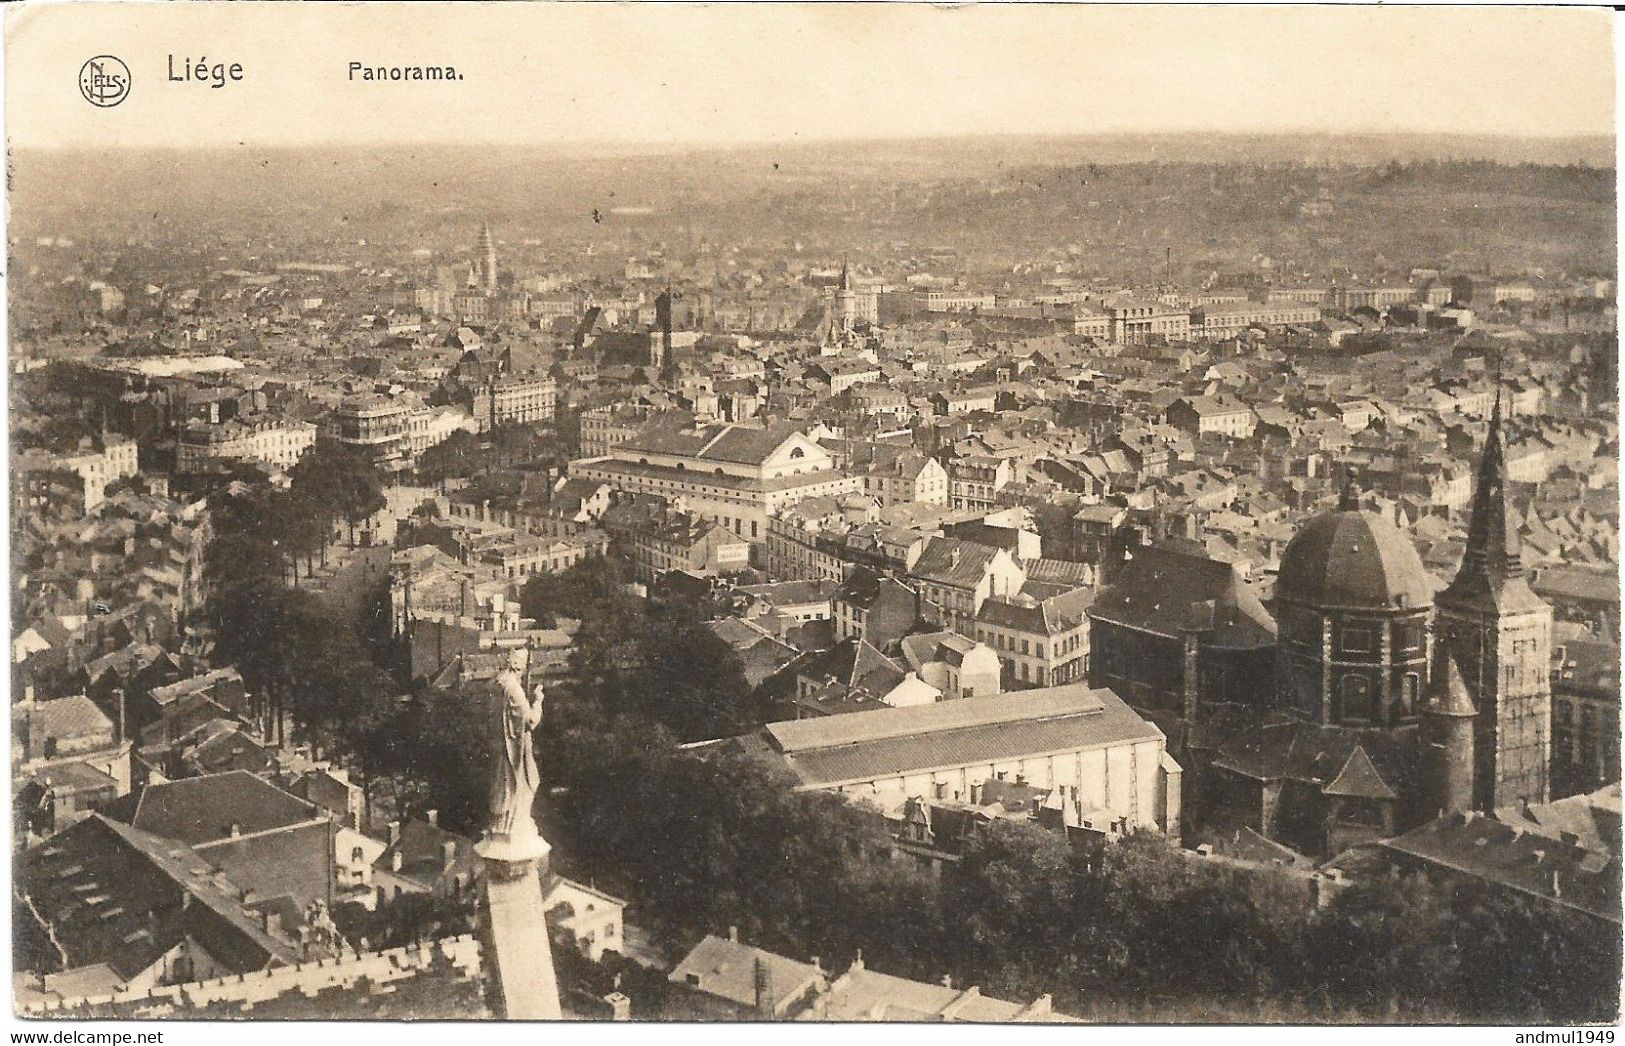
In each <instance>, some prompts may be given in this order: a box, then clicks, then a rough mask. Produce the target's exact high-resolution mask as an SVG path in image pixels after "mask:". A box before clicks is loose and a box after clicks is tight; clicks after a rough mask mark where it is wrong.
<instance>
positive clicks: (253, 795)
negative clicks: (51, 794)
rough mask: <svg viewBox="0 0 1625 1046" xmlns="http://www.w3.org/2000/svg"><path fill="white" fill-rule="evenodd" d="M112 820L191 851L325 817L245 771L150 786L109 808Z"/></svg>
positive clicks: (303, 802)
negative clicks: (177, 842) (235, 833)
mask: <svg viewBox="0 0 1625 1046" xmlns="http://www.w3.org/2000/svg"><path fill="white" fill-rule="evenodd" d="M107 813H108V816H110V817H112V818H115V819H116V820H119V821H123V822H124V823H126V824H129V825H132V826H133V827H135V828H139V829H141V830H143V831H148V832H152V833H154V834H156V835H161V836H163V837H165V838H166V839H178V840H180V841H182V842H184V843H186V844H187V845H188V846H196V845H198V844H200V843H208V842H214V841H216V840H219V839H223V838H226V837H228V836H229V835H230V834H231V827H232V825H236V826H237V828H238V830H239V831H241V832H242V833H243V834H245V835H247V834H251V833H253V832H263V831H268V830H270V829H273V828H286V827H288V826H290V825H295V824H302V823H304V822H306V821H310V820H313V819H314V818H317V817H319V816H321V811H320V810H318V809H317V808H316V807H315V806H313V805H311V804H310V803H307V802H305V801H304V800H303V799H300V798H298V797H297V796H293V795H289V794H288V793H287V792H284V791H283V790H282V789H280V788H278V787H277V786H276V785H274V784H271V783H270V782H269V781H267V780H265V779H264V778H262V777H259V776H257V775H255V774H251V773H249V772H247V771H246V770H232V771H228V772H227V773H223V774H210V775H208V776H206V777H188V778H184V779H182V780H179V781H165V782H162V783H160V784H150V785H148V786H147V787H145V788H143V789H142V790H141V791H140V792H138V793H135V794H133V795H129V796H125V797H124V798H123V799H121V800H120V801H119V802H118V803H117V804H115V805H114V806H111V807H109V808H108V809H107Z"/></svg>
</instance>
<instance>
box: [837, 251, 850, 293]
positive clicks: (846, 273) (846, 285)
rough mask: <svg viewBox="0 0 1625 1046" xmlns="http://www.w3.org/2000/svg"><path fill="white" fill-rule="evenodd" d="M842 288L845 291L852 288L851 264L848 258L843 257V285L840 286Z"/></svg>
mask: <svg viewBox="0 0 1625 1046" xmlns="http://www.w3.org/2000/svg"><path fill="white" fill-rule="evenodd" d="M840 289H841V290H843V291H849V290H851V289H852V272H851V266H850V265H849V263H848V262H847V260H846V259H845V258H842V259H841V286H840Z"/></svg>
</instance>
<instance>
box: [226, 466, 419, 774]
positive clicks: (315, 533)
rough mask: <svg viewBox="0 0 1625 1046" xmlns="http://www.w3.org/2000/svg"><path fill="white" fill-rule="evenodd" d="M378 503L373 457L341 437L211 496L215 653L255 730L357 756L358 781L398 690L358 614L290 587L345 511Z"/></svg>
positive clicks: (327, 544)
mask: <svg viewBox="0 0 1625 1046" xmlns="http://www.w3.org/2000/svg"><path fill="white" fill-rule="evenodd" d="M382 506H383V493H382V483H381V481H380V480H379V478H378V476H377V475H376V473H375V472H374V471H373V469H372V467H371V465H370V464H369V463H368V462H367V461H366V460H365V459H364V458H361V457H359V456H357V455H355V454H353V453H351V452H349V451H346V450H344V449H342V448H340V449H327V448H323V449H321V450H317V451H312V452H310V453H307V454H306V455H305V456H304V457H303V458H302V459H301V460H300V461H299V463H298V464H297V465H296V466H295V467H294V469H293V474H292V482H291V484H290V485H289V486H288V488H286V489H279V488H277V487H274V486H272V485H271V484H269V483H268V482H265V481H264V477H263V475H261V476H255V475H252V474H245V475H243V476H242V477H239V478H238V479H236V480H235V481H234V482H231V483H230V484H229V485H227V486H226V487H225V488H224V489H223V490H222V491H220V492H219V493H218V494H217V495H216V496H215V497H213V498H212V499H211V509H212V519H213V525H214V537H213V540H212V541H211V543H210V545H209V549H208V552H207V562H206V570H207V573H208V577H209V579H210V585H211V590H210V596H209V601H208V623H209V626H210V630H211V632H212V634H213V636H214V642H215V655H216V658H217V659H218V660H219V661H221V662H223V663H230V664H234V665H236V666H237V668H238V671H240V672H241V673H242V674H243V679H244V681H245V683H247V685H248V688H249V691H250V693H251V694H252V695H253V697H254V699H255V702H256V705H255V710H254V711H255V714H256V716H257V718H258V720H259V725H260V728H261V732H262V735H263V736H265V737H266V738H267V740H269V741H271V742H272V743H275V744H283V743H287V742H290V741H291V742H292V743H295V744H309V745H311V746H312V747H313V748H314V749H315V750H317V751H318V752H325V753H328V754H344V755H347V756H351V757H353V758H354V760H355V761H357V762H358V763H359V765H360V768H361V770H362V776H363V781H364V783H365V782H370V780H371V776H372V775H371V773H370V772H369V771H370V770H371V769H372V766H371V765H370V764H374V763H376V762H377V761H378V760H377V759H376V757H375V753H376V752H377V751H378V741H379V738H380V737H382V736H385V735H386V734H387V729H386V727H387V724H388V722H389V721H390V719H391V718H392V717H393V716H394V715H396V714H397V706H398V702H397V700H396V696H395V695H396V694H397V692H398V690H399V688H398V687H397V685H396V683H395V681H394V680H393V679H392V678H391V677H390V674H389V672H388V671H386V670H385V669H384V668H383V667H381V666H380V665H379V664H378V663H377V662H376V661H375V660H374V659H373V658H372V657H371V656H369V655H370V650H369V646H368V637H366V636H365V635H364V634H363V632H362V631H361V629H360V628H359V627H358V626H359V624H360V623H358V622H353V621H346V620H339V619H337V618H335V616H334V615H333V613H332V612H331V611H330V610H329V609H328V607H327V606H326V605H325V604H324V603H323V602H322V601H321V599H320V598H318V597H317V596H315V595H314V594H312V593H311V592H308V591H305V590H303V589H301V588H299V587H297V583H298V580H299V577H300V568H301V565H303V567H304V573H305V575H306V576H308V575H309V574H310V573H311V572H312V570H313V568H314V565H315V564H316V563H317V562H318V561H320V562H324V563H325V561H326V559H327V555H328V551H329V550H330V548H331V546H332V544H333V542H334V540H335V538H336V535H337V533H338V526H339V524H340V523H341V522H342V523H344V524H346V525H348V526H349V527H350V528H351V529H352V530H353V528H354V527H355V526H357V525H358V524H359V523H360V522H361V521H363V520H364V519H366V518H367V517H369V516H371V515H372V514H373V513H375V512H376V511H378V509H379V508H381V507H382Z"/></svg>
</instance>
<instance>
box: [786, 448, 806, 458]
mask: <svg viewBox="0 0 1625 1046" xmlns="http://www.w3.org/2000/svg"><path fill="white" fill-rule="evenodd" d="M806 456H807V452H806V451H805V450H803V449H801V448H800V447H791V448H790V457H791V458H792V459H794V458H804V457H806Z"/></svg>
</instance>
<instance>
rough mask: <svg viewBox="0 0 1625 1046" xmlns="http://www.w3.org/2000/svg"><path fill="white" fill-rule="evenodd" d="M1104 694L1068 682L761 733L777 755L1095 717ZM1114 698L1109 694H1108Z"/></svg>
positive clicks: (778, 726)
mask: <svg viewBox="0 0 1625 1046" xmlns="http://www.w3.org/2000/svg"><path fill="white" fill-rule="evenodd" d="M1107 694H1111V691H1109V690H1104V689H1102V690H1094V689H1092V688H1091V687H1089V685H1088V684H1086V683H1070V684H1067V685H1065V686H1052V687H1047V688H1045V689H1042V690H1025V691H1022V692H1020V693H1013V694H989V695H987V696H985V697H970V698H965V699H964V700H960V701H944V702H940V703H938V704H934V705H921V706H918V707H914V708H892V709H885V710H883V711H880V712H871V713H864V715H863V716H862V718H859V717H857V716H853V717H845V716H831V717H829V718H826V719H817V720H809V719H802V720H793V721H789V722H782V723H769V724H768V725H767V728H766V729H767V732H768V734H769V735H770V736H771V737H772V739H773V742H774V744H775V745H776V746H777V747H778V749H779V750H780V751H782V752H801V751H807V750H810V749H815V748H828V747H832V746H835V745H842V744H851V743H854V742H860V741H878V740H882V739H884V738H889V737H903V736H907V735H910V734H919V733H929V732H935V731H942V730H956V729H961V728H964V727H972V726H991V725H996V724H999V723H1012V722H1021V721H1025V720H1033V719H1043V718H1054V717H1056V716H1068V715H1081V714H1085V713H1090V712H1099V711H1102V710H1103V709H1104V708H1105V703H1104V700H1103V697H1104V695H1107ZM1111 696H1112V697H1113V698H1114V699H1115V697H1116V695H1115V694H1112V695H1111Z"/></svg>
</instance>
